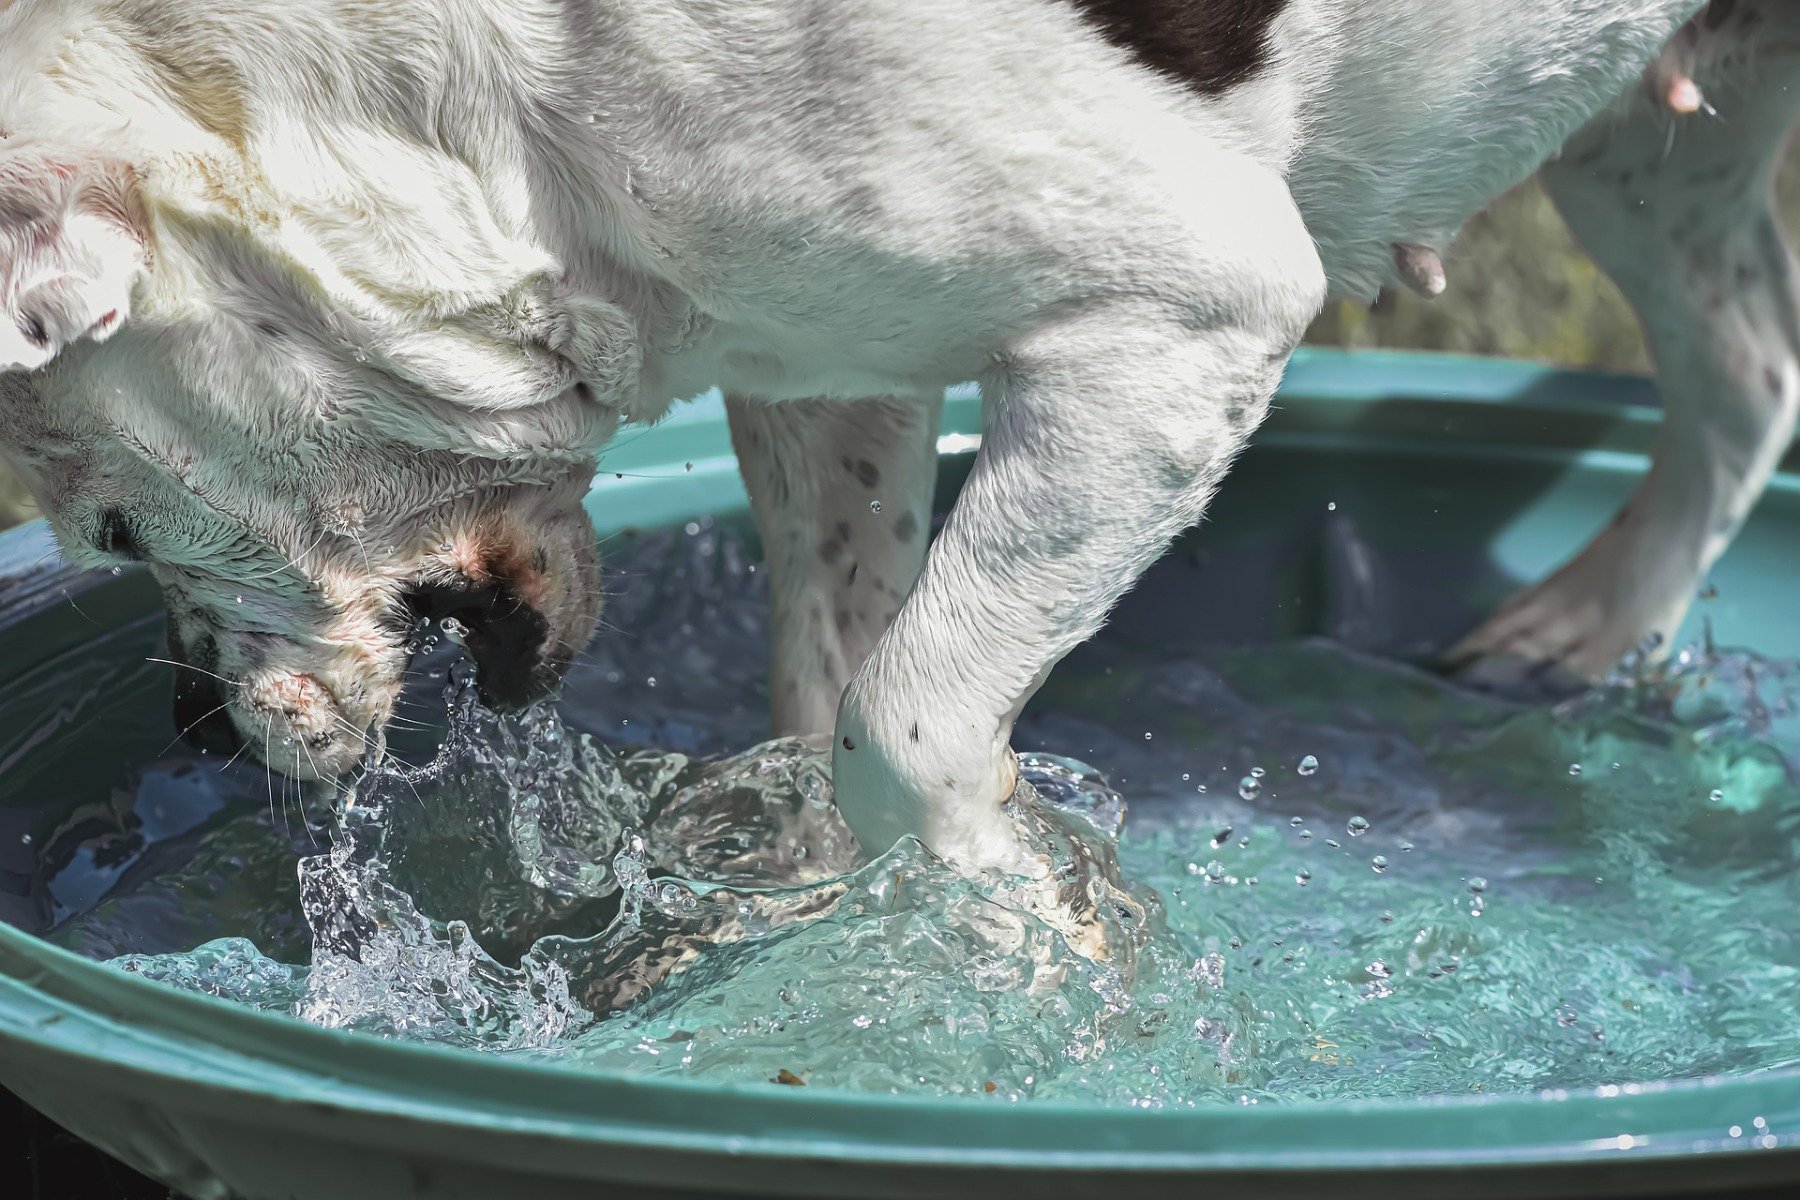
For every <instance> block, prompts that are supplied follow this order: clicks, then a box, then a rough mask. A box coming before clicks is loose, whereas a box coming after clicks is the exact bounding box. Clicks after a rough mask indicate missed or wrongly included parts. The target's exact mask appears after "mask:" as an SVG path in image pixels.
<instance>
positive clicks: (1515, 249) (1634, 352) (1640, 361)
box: [0, 141, 1800, 528]
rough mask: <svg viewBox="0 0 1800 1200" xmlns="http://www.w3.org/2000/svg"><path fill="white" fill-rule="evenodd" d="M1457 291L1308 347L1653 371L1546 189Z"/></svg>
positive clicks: (1398, 306) (1349, 315)
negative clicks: (1423, 352) (1457, 354)
mask: <svg viewBox="0 0 1800 1200" xmlns="http://www.w3.org/2000/svg"><path fill="white" fill-rule="evenodd" d="M1777 191H1778V195H1779V198H1780V203H1781V207H1782V211H1783V212H1784V213H1785V214H1786V215H1787V225H1788V229H1789V230H1790V231H1791V232H1792V233H1793V234H1795V235H1796V236H1800V141H1796V144H1795V148H1790V150H1789V153H1788V158H1787V164H1786V168H1785V169H1784V170H1783V172H1782V174H1781V178H1780V179H1779V181H1778V183H1777ZM1445 266H1446V268H1447V270H1448V274H1449V277H1450V290H1449V291H1448V293H1446V294H1445V295H1444V296H1442V297H1440V298H1439V299H1437V300H1432V301H1426V300H1422V299H1420V298H1419V297H1417V296H1414V295H1413V294H1412V293H1410V292H1406V291H1404V290H1402V291H1400V292H1399V293H1397V294H1396V296H1395V297H1394V298H1393V300H1392V303H1391V306H1390V305H1384V311H1382V312H1379V313H1374V312H1370V311H1369V310H1368V309H1366V308H1364V307H1362V306H1361V305H1357V304H1349V303H1340V304H1334V305H1331V306H1330V307H1328V308H1327V309H1326V310H1325V312H1323V313H1322V314H1320V316H1319V319H1318V321H1317V322H1316V323H1315V324H1314V325H1313V328H1312V332H1311V334H1310V335H1309V336H1308V341H1310V342H1311V343H1313V344H1314V345H1319V346H1333V347H1337V348H1340V349H1346V350H1355V349H1362V348H1367V347H1372V346H1383V347H1395V348H1401V347H1404V348H1412V349H1424V350H1454V351H1459V352H1461V353H1465V354H1497V355H1504V356H1506V357H1509V358H1529V359H1536V360H1539V361H1542V362H1551V363H1559V364H1562V365H1564V366H1576V367H1597V368H1601V369H1605V370H1614V371H1647V370H1649V366H1650V364H1649V360H1648V358H1647V357H1646V355H1645V353H1644V343H1643V338H1642V337H1641V336H1640V334H1639V332H1638V327H1637V319H1636V318H1635V317H1634V316H1633V315H1632V312H1631V309H1630V308H1629V307H1627V306H1626V304H1625V301H1624V300H1623V299H1621V298H1620V296H1619V293H1618V291H1617V290H1616V289H1615V288H1614V287H1613V285H1612V283H1611V282H1610V281H1609V280H1608V279H1607V278H1606V277H1605V276H1604V275H1602V274H1601V273H1600V271H1599V270H1598V269H1597V268H1596V267H1595V266H1594V265H1593V264H1592V263H1591V262H1589V261H1588V259H1587V257H1586V256H1585V255H1583V254H1582V253H1581V251H1580V250H1579V249H1578V248H1577V247H1576V245H1575V243H1574V240H1573V239H1572V238H1571V237H1570V236H1569V233H1568V231H1567V230H1566V229H1564V228H1563V223H1562V218H1560V217H1558V216H1557V215H1556V209H1555V208H1554V207H1553V206H1552V205H1551V203H1550V200H1549V198H1548V197H1547V196H1545V195H1544V192H1543V189H1542V188H1540V187H1539V186H1538V185H1537V183H1536V182H1535V181H1534V182H1531V183H1526V184H1523V185H1521V186H1520V187H1518V188H1515V189H1514V190H1513V191H1511V192H1509V193H1508V194H1507V195H1506V196H1504V197H1503V198H1502V199H1501V200H1500V201H1499V202H1498V203H1496V204H1495V205H1494V207H1493V208H1492V209H1490V210H1489V211H1488V212H1486V213H1484V214H1483V215H1482V216H1479V217H1477V218H1475V220H1474V221H1473V222H1471V223H1470V225H1469V227H1468V228H1467V229H1466V230H1464V232H1463V236H1462V238H1461V240H1460V241H1459V242H1458V243H1457V245H1456V247H1455V249H1454V250H1453V252H1452V253H1451V254H1450V256H1449V257H1448V258H1447V259H1446V260H1445ZM35 515H36V511H35V509H34V508H33V507H32V504H31V499H30V497H29V496H27V495H26V494H25V489H24V488H23V487H22V486H20V484H19V481H18V480H17V479H16V478H14V477H13V475H12V474H11V472H9V471H7V470H6V468H5V466H4V465H3V464H0V528H5V527H6V526H9V525H12V524H15V523H16V522H18V521H22V520H28V519H29V518H30V517H32V516H35Z"/></svg>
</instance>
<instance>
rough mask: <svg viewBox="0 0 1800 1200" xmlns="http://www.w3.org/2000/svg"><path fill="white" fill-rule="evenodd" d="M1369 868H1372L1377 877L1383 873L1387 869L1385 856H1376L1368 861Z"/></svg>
mask: <svg viewBox="0 0 1800 1200" xmlns="http://www.w3.org/2000/svg"><path fill="white" fill-rule="evenodd" d="M1369 866H1370V867H1372V868H1374V871H1375V873H1376V874H1377V875H1379V874H1381V873H1382V872H1383V871H1385V870H1387V869H1388V860H1387V855H1385V854H1377V855H1376V856H1375V857H1374V858H1371V859H1370V860H1369Z"/></svg>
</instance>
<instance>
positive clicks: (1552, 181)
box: [1450, 2, 1800, 690]
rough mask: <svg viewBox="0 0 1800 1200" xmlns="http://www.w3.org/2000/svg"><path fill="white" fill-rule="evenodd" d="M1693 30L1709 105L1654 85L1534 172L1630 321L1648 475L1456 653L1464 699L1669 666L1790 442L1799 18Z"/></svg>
mask: <svg viewBox="0 0 1800 1200" xmlns="http://www.w3.org/2000/svg"><path fill="white" fill-rule="evenodd" d="M1696 22H1697V24H1696V27H1695V32H1696V33H1697V34H1698V41H1697V44H1696V43H1693V42H1689V43H1687V44H1683V43H1678V46H1679V47H1680V49H1681V52H1682V53H1683V54H1690V53H1691V54H1693V55H1694V56H1695V57H1694V62H1693V64H1692V68H1693V71H1694V78H1695V79H1696V81H1697V83H1698V85H1699V89H1700V94H1701V95H1703V96H1704V98H1705V102H1706V106H1707V107H1705V108H1702V109H1701V110H1700V111H1699V112H1696V113H1694V114H1693V115H1688V116H1681V115H1677V114H1676V113H1675V112H1673V111H1672V110H1671V102H1670V100H1669V99H1668V94H1667V93H1668V89H1667V88H1665V87H1659V86H1656V85H1655V81H1657V80H1659V79H1660V76H1659V74H1658V72H1657V71H1655V70H1653V71H1652V72H1651V74H1650V76H1649V77H1648V79H1649V80H1650V81H1651V82H1649V83H1647V85H1646V86H1645V87H1643V88H1641V89H1637V90H1636V91H1635V93H1634V94H1633V95H1631V96H1628V97H1627V98H1626V99H1625V100H1623V101H1622V102H1621V103H1620V105H1618V106H1616V107H1615V108H1614V109H1613V110H1612V111H1611V112H1610V113H1607V114H1605V115H1603V116H1601V117H1600V118H1598V119H1596V120H1595V121H1594V122H1593V123H1591V124H1590V125H1589V126H1588V127H1587V128H1586V129H1584V130H1583V131H1582V132H1580V133H1579V134H1577V135H1576V137H1575V138H1574V139H1573V140H1572V141H1571V142H1570V143H1569V144H1568V146H1567V147H1565V148H1564V151H1563V154H1562V156H1561V158H1560V159H1559V160H1558V161H1557V162H1555V163H1553V164H1551V165H1550V166H1549V167H1547V168H1546V169H1545V171H1544V180H1545V183H1546V185H1547V186H1548V187H1549V190H1550V192H1551V195H1552V196H1553V197H1554V198H1555V200H1556V203H1557V205H1558V207H1559V208H1560V209H1561V211H1562V213H1563V215H1564V217H1565V218H1566V219H1567V221H1568V223H1569V226H1570V228H1571V229H1572V230H1573V231H1574V233H1575V235H1576V237H1577V238H1579V239H1580V241H1581V243H1582V245H1583V246H1584V247H1585V248H1586V249H1587V250H1588V252H1589V253H1590V254H1591V255H1592V256H1593V257H1594V259H1595V261H1596V262H1598V263H1599V264H1600V266H1601V267H1602V268H1603V269H1605V270H1606V271H1607V273H1608V274H1610V275H1611V276H1612V278H1613V279H1614V280H1615V281H1617V283H1618V284H1619V287H1620V288H1621V289H1622V290H1623V292H1624V293H1625V295H1626V297H1627V298H1628V299H1629V300H1630V301H1631V303H1632V304H1633V305H1634V306H1635V307H1636V309H1637V311H1638V313H1639V315H1640V317H1641V319H1642V321H1643V325H1644V331H1645V334H1646V336H1647V338H1648V341H1649V345H1650V349H1651V352H1652V354H1653V356H1654V358H1655V360H1656V366H1657V373H1658V379H1659V382H1660V384H1661V389H1662V393H1663V398H1664V417H1663V423H1662V427H1661V430H1660V432H1659V433H1658V436H1657V441H1656V445H1655V450H1654V458H1653V464H1652V466H1651V469H1650V471H1649V473H1648V474H1647V475H1646V476H1645V477H1644V480H1643V482H1642V483H1641V484H1640V485H1639V487H1638V490H1637V492H1636V494H1635V495H1633V496H1632V498H1631V499H1630V501H1629V502H1627V504H1626V505H1625V507H1624V508H1623V509H1621V510H1620V512H1619V514H1618V516H1617V517H1616V518H1614V520H1613V522H1612V524H1611V525H1609V526H1608V527H1607V528H1606V529H1605V530H1604V531H1603V532H1601V533H1600V534H1599V535H1598V536H1597V537H1595V538H1594V540H1593V541H1591V542H1590V543H1588V545H1587V546H1586V547H1585V548H1584V549H1583V550H1582V551H1581V552H1580V553H1579V554H1577V555H1576V556H1575V557H1574V558H1573V559H1572V560H1570V561H1569V562H1568V563H1567V564H1566V565H1564V566H1563V567H1562V568H1561V569H1560V570H1558V571H1557V572H1556V573H1555V574H1553V575H1551V576H1550V577H1549V578H1548V579H1546V580H1544V581H1543V582H1542V583H1539V584H1537V585H1536V586H1534V587H1532V588H1530V589H1528V590H1526V591H1524V592H1522V593H1520V594H1519V595H1518V596H1515V597H1514V598H1513V599H1512V600H1511V601H1509V602H1508V603H1507V604H1506V605H1505V607H1503V608H1502V609H1501V610H1500V611H1499V612H1498V613H1496V614H1495V615H1494V616H1493V617H1492V618H1490V619H1489V620H1488V621H1487V622H1486V623H1485V624H1484V625H1482V626H1481V627H1480V628H1479V629H1477V630H1476V631H1475V632H1474V633H1472V634H1470V635H1469V636H1468V637H1467V638H1466V639H1465V640H1464V641H1463V642H1462V643H1461V644H1460V645H1459V646H1458V647H1457V648H1456V649H1455V650H1453V651H1452V652H1451V655H1450V662H1451V665H1452V666H1453V667H1457V668H1460V669H1461V670H1462V672H1463V674H1464V676H1465V678H1469V679H1471V680H1472V681H1474V682H1476V683H1480V684H1484V685H1488V686H1495V687H1499V688H1502V689H1506V690H1518V689H1521V688H1526V689H1529V690H1539V689H1551V690H1553V689H1555V688H1558V687H1567V686H1570V685H1573V684H1578V683H1582V682H1588V681H1593V680H1596V679H1599V678H1601V677H1602V676H1604V675H1605V674H1606V673H1607V672H1608V671H1610V670H1611V669H1612V668H1613V667H1614V666H1615V665H1616V664H1617V663H1618V662H1619V661H1620V659H1621V658H1622V657H1623V656H1625V655H1626V654H1627V653H1628V652H1630V651H1632V650H1634V649H1636V648H1638V647H1640V646H1649V647H1656V648H1663V649H1666V648H1667V647H1668V645H1669V642H1670V640H1671V639H1672V638H1673V637H1674V635H1675V631H1676V629H1677V627H1678V626H1679V625H1680V624H1681V621H1682V618H1683V617H1684V616H1685V614H1686V612H1687V609H1688V606H1689V604H1690V603H1691V602H1692V600H1693V598H1694V595H1695V592H1696V590H1697V588H1698V586H1699V584H1700V582H1701V580H1702V579H1703V578H1704V576H1705V574H1706V572H1707V571H1708V570H1710V569H1711V567H1712V565H1713V563H1714V561H1715V560H1716V559H1717V558H1718V557H1719V555H1720V554H1721V553H1722V552H1723V551H1724V549H1725V547H1726V546H1727V545H1728V544H1729V543H1730V541H1731V538H1732V536H1733V535H1734V534H1735V533H1736V532H1737V530H1738V527H1739V526H1740V525H1741V524H1742V522H1743V520H1744V518H1745V516H1746V515H1747V514H1748V513H1749V511H1750V508H1751V506H1752V505H1753V504H1754V503H1755V502H1756V499H1757V497H1758V496H1759V495H1760V494H1761V493H1762V490H1763V488H1764V486H1765V485H1766V484H1767V483H1768V480H1769V477H1770V474H1771V473H1772V472H1773V471H1774V469H1775V466H1776V464H1777V462H1778V460H1779V459H1780V457H1781V454H1782V452H1783V451H1784V450H1785V449H1786V447H1787V445H1788V442H1789V439H1790V438H1791V437H1792V435H1793V432H1794V424H1795V414H1796V409H1797V407H1800V291H1797V290H1796V278H1797V277H1796V271H1795V266H1796V264H1795V260H1794V258H1793V256H1792V253H1791V252H1790V250H1789V248H1788V245H1787V243H1786V241H1785V239H1784V238H1783V236H1782V232H1781V229H1780V227H1779V225H1778V223H1777V222H1778V217H1777V214H1776V213H1775V212H1774V210H1773V207H1772V187H1771V183H1772V176H1773V173H1774V170H1775V168H1776V166H1777V164H1778V163H1779V160H1780V153H1781V150H1782V148H1783V146H1784V144H1785V142H1786V139H1787V134H1788V130H1789V126H1790V124H1791V123H1792V120H1793V117H1794V114H1795V112H1796V110H1800V5H1790V4H1787V3H1785V2H1782V3H1775V2H1770V3H1755V4H1751V3H1744V4H1737V5H1731V6H1725V5H1714V6H1713V9H1711V10H1709V11H1708V13H1707V14H1703V15H1702V17H1700V18H1697V19H1696ZM1682 65H1683V66H1684V67H1685V66H1687V64H1685V63H1684V64H1682ZM1708 109H1710V110H1711V111H1708Z"/></svg>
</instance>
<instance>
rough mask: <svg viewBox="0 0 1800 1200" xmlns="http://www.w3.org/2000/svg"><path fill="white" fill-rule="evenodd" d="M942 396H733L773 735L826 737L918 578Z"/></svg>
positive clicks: (927, 534) (927, 532) (729, 405)
mask: <svg viewBox="0 0 1800 1200" xmlns="http://www.w3.org/2000/svg"><path fill="white" fill-rule="evenodd" d="M942 406H943V399H942V397H941V396H936V397H931V398H913V397H907V398H896V399H881V400H849V401H846V400H783V401H777V402H764V401H758V400H750V399H745V398H742V397H737V396H733V397H730V398H728V399H727V400H726V412H727V414H728V416H729V418H730V421H731V440H732V444H733V446H734V447H735V448H736V450H737V455H738V463H739V467H740V469H741V470H742V472H743V476H744V486H745V487H746V488H747V489H748V490H749V493H750V507H751V511H752V512H753V513H754V514H755V516H756V523H757V528H758V529H759V530H760V532H761V534H762V541H763V557H764V561H765V562H766V563H767V566H768V570H769V605H770V620H771V625H772V629H771V634H772V636H771V639H770V640H771V659H770V665H769V702H770V709H771V717H772V720H773V726H774V732H775V733H776V734H777V735H788V734H795V735H802V736H804V735H809V734H829V733H830V732H831V728H832V723H833V722H834V721H835V720H836V719H837V710H838V698H839V697H840V696H841V695H842V694H843V691H844V686H845V685H846V684H847V683H849V682H850V679H851V677H852V676H853V675H855V674H856V671H857V668H859V667H861V666H862V663H863V659H865V658H866V657H868V654H869V651H870V649H871V648H873V647H874V645H875V642H876V639H878V638H879V637H880V636H881V635H882V633H883V632H884V631H885V630H886V629H887V627H888V624H889V622H891V621H892V620H893V618H894V614H895V613H896V612H898V611H899V609H900V604H901V602H902V601H903V600H905V599H906V594H907V593H908V592H909V591H911V590H912V585H913V581H914V580H915V579H917V578H918V575H919V566H920V564H921V563H923V562H924V561H925V548H926V546H927V544H928V543H929V542H930V539H931V500H932V490H933V486H934V484H935V483H936V480H937V431H938V417H939V412H940V410H941V409H942Z"/></svg>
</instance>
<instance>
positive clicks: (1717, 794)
mask: <svg viewBox="0 0 1800 1200" xmlns="http://www.w3.org/2000/svg"><path fill="white" fill-rule="evenodd" d="M1707 799H1708V800H1711V801H1712V802H1713V803H1714V804H1723V803H1725V792H1724V791H1723V790H1722V789H1720V788H1714V789H1713V790H1712V795H1710V796H1708V797H1707Z"/></svg>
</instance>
